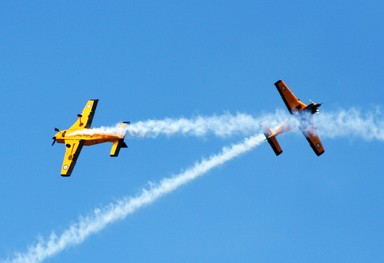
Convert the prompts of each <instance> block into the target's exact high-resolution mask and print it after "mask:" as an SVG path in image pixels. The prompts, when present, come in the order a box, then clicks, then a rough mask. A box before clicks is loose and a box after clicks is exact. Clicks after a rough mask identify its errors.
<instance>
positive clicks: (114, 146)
mask: <svg viewBox="0 0 384 263" xmlns="http://www.w3.org/2000/svg"><path fill="white" fill-rule="evenodd" d="M121 148H128V145H127V144H126V143H125V142H124V139H120V140H118V141H115V142H114V143H113V144H112V149H111V153H110V154H109V155H110V156H111V157H117V156H119V153H120V149H121Z"/></svg>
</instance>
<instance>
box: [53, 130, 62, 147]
mask: <svg viewBox="0 0 384 263" xmlns="http://www.w3.org/2000/svg"><path fill="white" fill-rule="evenodd" d="M55 132H60V130H59V129H58V128H55ZM52 139H53V142H52V146H53V145H54V144H55V142H56V136H53V137H52Z"/></svg>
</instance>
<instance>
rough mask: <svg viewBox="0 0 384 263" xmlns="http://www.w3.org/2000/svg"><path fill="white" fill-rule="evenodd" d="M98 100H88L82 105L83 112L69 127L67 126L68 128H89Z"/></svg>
mask: <svg viewBox="0 0 384 263" xmlns="http://www.w3.org/2000/svg"><path fill="white" fill-rule="evenodd" d="M98 102H99V100H89V101H88V102H87V104H86V105H85V106H84V109H83V112H82V113H81V115H80V116H79V119H78V120H77V121H76V122H75V123H74V124H73V125H72V126H71V128H69V130H82V129H85V128H90V127H91V124H92V120H93V116H94V115H95V111H96V107H97V103H98Z"/></svg>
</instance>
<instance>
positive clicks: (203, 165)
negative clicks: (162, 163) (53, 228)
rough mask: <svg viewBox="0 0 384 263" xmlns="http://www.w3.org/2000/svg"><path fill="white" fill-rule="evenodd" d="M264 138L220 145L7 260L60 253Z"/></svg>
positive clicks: (24, 261) (15, 262) (22, 261)
mask: <svg viewBox="0 0 384 263" xmlns="http://www.w3.org/2000/svg"><path fill="white" fill-rule="evenodd" d="M264 140H265V138H264V136H263V135H257V136H254V137H251V138H248V139H246V140H244V141H243V142H241V143H238V144H234V145H232V146H231V147H228V148H223V149H222V151H221V152H220V153H219V154H216V155H212V156H211V157H209V158H208V159H205V160H202V161H200V162H198V163H196V164H195V165H194V166H192V167H191V168H189V169H187V170H185V171H184V172H182V173H180V174H178V175H176V176H174V177H170V178H165V179H163V180H161V181H160V183H158V184H150V185H151V186H150V187H149V188H148V189H143V190H142V192H141V193H140V194H139V195H137V196H135V197H125V198H122V199H121V200H119V201H117V202H114V203H111V204H109V205H107V206H105V207H103V208H97V209H95V210H94V213H93V214H91V215H89V216H87V217H81V218H80V220H79V221H78V222H77V223H75V224H73V225H70V226H69V227H68V228H67V229H66V230H65V231H64V232H63V233H61V234H59V235H58V234H56V233H52V234H51V235H50V236H49V237H48V238H47V239H43V240H40V241H38V242H37V243H36V244H34V245H31V246H30V247H29V248H28V249H27V251H26V252H24V253H16V254H15V256H14V257H13V258H10V259H6V260H4V261H3V262H4V263H5V262H7V263H11V262H12V263H37V262H42V261H44V260H45V259H47V258H49V257H52V256H54V255H55V254H58V253H60V252H61V251H63V250H64V249H66V248H68V247H71V246H74V245H77V244H80V243H82V242H84V241H85V240H86V239H87V238H88V237H89V236H90V235H92V234H96V233H98V232H99V231H101V230H103V229H104V228H106V227H107V226H108V225H110V224H112V223H114V222H116V221H118V220H123V219H124V218H126V217H127V216H128V215H130V214H132V213H134V212H136V211H137V210H138V209H140V208H142V207H144V206H147V205H150V204H151V203H153V202H154V201H156V200H157V199H159V198H160V197H162V196H164V195H166V194H168V193H170V192H172V191H174V190H175V189H177V188H178V187H180V186H182V185H184V184H186V183H188V182H190V181H192V180H194V179H196V178H198V177H199V176H202V175H204V174H206V173H207V172H209V171H210V170H212V169H213V168H215V167H218V166H220V165H222V164H224V163H225V162H228V161H230V160H231V159H233V158H235V157H237V156H239V155H240V154H243V153H246V152H248V151H250V150H252V149H253V148H255V147H256V146H258V145H259V144H261V143H262V142H263V141H264Z"/></svg>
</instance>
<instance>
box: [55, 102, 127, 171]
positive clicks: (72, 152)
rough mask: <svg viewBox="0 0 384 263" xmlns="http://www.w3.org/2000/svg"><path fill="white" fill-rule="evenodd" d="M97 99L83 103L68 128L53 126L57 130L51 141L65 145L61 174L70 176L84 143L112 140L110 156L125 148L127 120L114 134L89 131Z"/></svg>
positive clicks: (116, 154) (91, 143)
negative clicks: (73, 121)
mask: <svg viewBox="0 0 384 263" xmlns="http://www.w3.org/2000/svg"><path fill="white" fill-rule="evenodd" d="M98 101H99V100H89V101H88V102H87V104H86V105H85V107H84V109H83V112H82V113H81V114H78V115H77V117H78V119H77V121H76V122H75V123H74V124H73V125H72V126H71V127H70V128H69V129H68V130H62V131H60V130H59V129H57V128H55V131H56V132H57V133H56V134H55V136H54V137H53V138H52V139H53V143H52V145H54V144H55V142H58V143H64V144H65V146H66V149H65V155H64V161H63V166H62V167H61V176H70V175H71V173H72V171H73V168H74V167H75V164H76V161H77V158H78V157H79V155H80V151H81V149H82V148H83V146H84V145H86V146H90V145H95V144H99V143H104V142H112V149H111V152H110V156H111V157H117V156H118V155H119V152H120V148H127V147H128V146H127V144H126V143H125V142H124V137H125V133H124V127H125V125H127V124H129V122H122V123H121V124H120V128H121V129H120V131H119V133H116V134H112V133H111V134H105V133H94V132H90V130H91V129H90V127H91V124H92V120H93V116H94V115H95V111H96V107H97V103H98Z"/></svg>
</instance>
